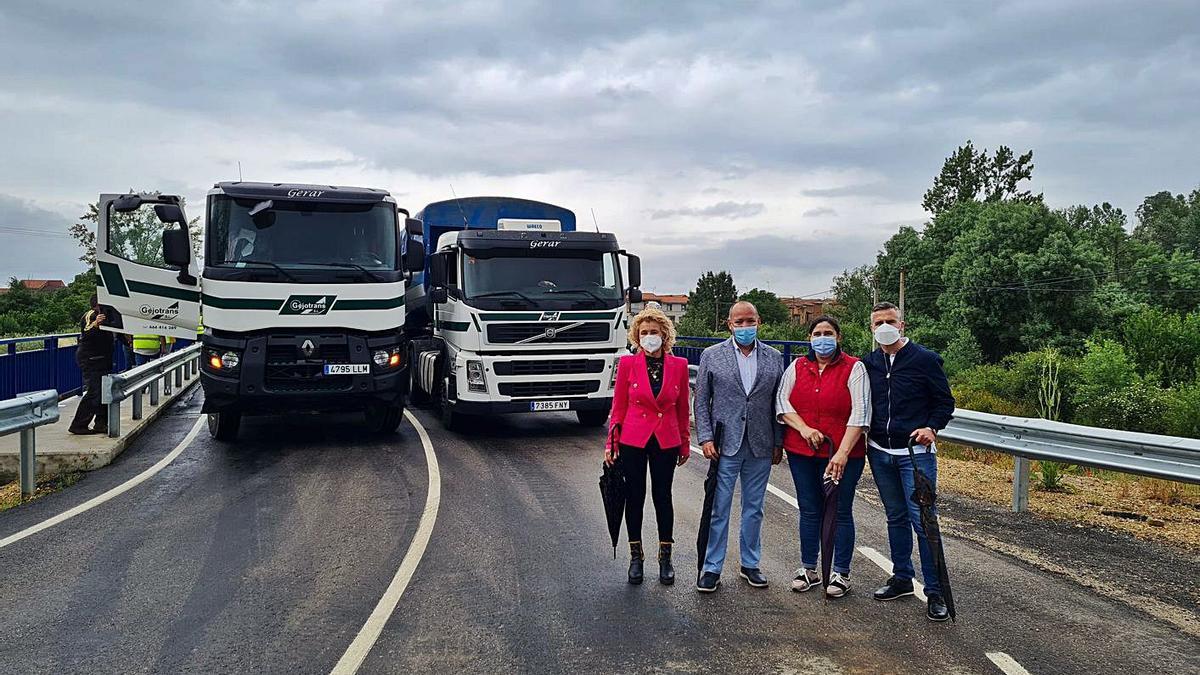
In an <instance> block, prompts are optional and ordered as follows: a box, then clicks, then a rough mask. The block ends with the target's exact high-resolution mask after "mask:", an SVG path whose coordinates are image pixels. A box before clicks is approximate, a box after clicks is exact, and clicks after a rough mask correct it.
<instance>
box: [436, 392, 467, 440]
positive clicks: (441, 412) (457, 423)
mask: <svg viewBox="0 0 1200 675" xmlns="http://www.w3.org/2000/svg"><path fill="white" fill-rule="evenodd" d="M438 389H440V391H439V392H438V393H439V396H438V416H439V417H441V419H442V426H443V427H444V428H445V429H446V431H458V429H459V427H461V426H462V424H461V423H462V414H461V413H456V412H454V406H453V405H451V404H450V399H449V397H448V395H447V393H446V387H445V386H444V385H443V386H441V387H438Z"/></svg>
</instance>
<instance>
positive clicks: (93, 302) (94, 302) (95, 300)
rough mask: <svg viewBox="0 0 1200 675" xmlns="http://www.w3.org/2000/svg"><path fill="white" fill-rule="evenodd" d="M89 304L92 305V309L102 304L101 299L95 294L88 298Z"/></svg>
mask: <svg viewBox="0 0 1200 675" xmlns="http://www.w3.org/2000/svg"><path fill="white" fill-rule="evenodd" d="M88 302H90V303H91V305H92V307H96V306H98V305H99V304H100V297H99V296H98V295H96V294H95V293H92V297H90V298H88Z"/></svg>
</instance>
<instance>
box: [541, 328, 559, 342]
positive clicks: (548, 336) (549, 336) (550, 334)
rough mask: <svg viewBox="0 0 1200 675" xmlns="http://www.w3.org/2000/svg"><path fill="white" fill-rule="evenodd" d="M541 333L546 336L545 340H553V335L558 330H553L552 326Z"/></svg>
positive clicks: (556, 333)
mask: <svg viewBox="0 0 1200 675" xmlns="http://www.w3.org/2000/svg"><path fill="white" fill-rule="evenodd" d="M542 335H544V336H546V339H547V340H553V339H554V336H556V335H558V331H556V330H554V329H553V328H547V329H546V332H545V333H542Z"/></svg>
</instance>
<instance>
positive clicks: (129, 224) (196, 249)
mask: <svg viewBox="0 0 1200 675" xmlns="http://www.w3.org/2000/svg"><path fill="white" fill-rule="evenodd" d="M185 201H186V200H183V199H182V198H181V199H180V206H181V207H182V206H184V203H185ZM199 221H200V218H199V217H198V216H197V217H196V218H192V219H191V220H190V221H189V222H188V235H189V236H190V237H191V239H192V252H193V254H194V255H195V256H196V257H197V258H199V257H200V251H201V250H202V249H201V245H200V244H201V229H202V228H200V227H197V223H199ZM99 224H100V203H99V202H98V201H97V202H93V203H91V204H88V208H87V211H85V212H84V213H83V214H82V215H80V216H79V218H78V219H77V220H76V221H75V222H74V223H72V224H71V225H70V227H69V228H68V231H69V232H70V233H71V236H72V237H74V238H75V241H76V242H77V243H78V244H79V247H80V248H81V249H83V254H82V255H80V256H79V259H80V260H81V261H83V262H84V263H86V264H87V265H88V267H95V265H96V228H97V227H99ZM162 231H163V224H162V223H161V222H159V220H158V217H157V216H156V215H155V214H154V208H153V206H152V205H150V204H146V205H143V206H142V207H141V208H139V209H137V210H136V211H130V212H127V213H117V212H114V213H113V214H112V216H111V217H110V218H109V242H108V250H109V251H111V252H113V253H114V254H115V255H119V256H121V257H122V258H127V259H129V260H133V261H135V262H139V263H143V264H146V265H154V266H162V265H163V259H162Z"/></svg>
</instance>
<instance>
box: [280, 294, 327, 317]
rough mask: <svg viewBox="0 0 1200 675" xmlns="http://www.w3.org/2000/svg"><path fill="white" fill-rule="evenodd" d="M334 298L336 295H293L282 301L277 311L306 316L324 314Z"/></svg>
mask: <svg viewBox="0 0 1200 675" xmlns="http://www.w3.org/2000/svg"><path fill="white" fill-rule="evenodd" d="M336 299H337V296H336V295H293V296H292V297H290V298H288V299H287V302H285V303H283V307H282V308H281V309H280V310H279V313H280V314H285V315H298V314H303V315H306V316H313V315H321V314H326V313H328V312H329V308H330V307H332V306H333V301H334V300H336Z"/></svg>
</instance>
